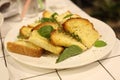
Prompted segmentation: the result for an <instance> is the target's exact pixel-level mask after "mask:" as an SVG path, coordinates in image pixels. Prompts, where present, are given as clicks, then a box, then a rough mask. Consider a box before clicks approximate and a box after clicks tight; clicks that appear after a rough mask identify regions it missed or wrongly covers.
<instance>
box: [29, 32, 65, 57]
mask: <svg viewBox="0 0 120 80" xmlns="http://www.w3.org/2000/svg"><path fill="white" fill-rule="evenodd" d="M28 40H29V41H30V42H31V43H33V44H35V45H37V46H39V47H41V48H43V49H45V50H47V51H49V52H51V53H53V54H56V55H59V54H60V53H61V52H62V51H63V47H60V46H55V45H53V44H51V43H50V41H49V40H48V39H47V38H45V37H42V36H41V35H40V34H39V33H38V32H37V30H34V31H33V32H32V34H31V36H30V38H29V39H28Z"/></svg>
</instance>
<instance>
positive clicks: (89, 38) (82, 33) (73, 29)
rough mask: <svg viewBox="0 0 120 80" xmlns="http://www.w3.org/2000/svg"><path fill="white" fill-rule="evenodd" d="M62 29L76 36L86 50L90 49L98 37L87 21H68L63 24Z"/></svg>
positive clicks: (78, 19)
mask: <svg viewBox="0 0 120 80" xmlns="http://www.w3.org/2000/svg"><path fill="white" fill-rule="evenodd" d="M63 27H64V29H65V31H67V32H70V33H74V34H76V35H78V36H79V38H80V39H81V40H82V43H83V44H84V45H85V46H87V47H88V48H90V47H92V45H93V44H94V42H95V41H96V40H97V39H99V37H100V35H99V33H98V32H97V31H96V30H95V28H94V27H93V24H92V23H91V22H89V21H88V20H87V19H83V18H73V19H69V20H67V21H66V22H65V23H64V24H63Z"/></svg>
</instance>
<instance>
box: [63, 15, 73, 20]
mask: <svg viewBox="0 0 120 80" xmlns="http://www.w3.org/2000/svg"><path fill="white" fill-rule="evenodd" d="M72 15H73V14H68V15H66V16H65V17H64V18H63V19H65V18H68V17H71V16H72Z"/></svg>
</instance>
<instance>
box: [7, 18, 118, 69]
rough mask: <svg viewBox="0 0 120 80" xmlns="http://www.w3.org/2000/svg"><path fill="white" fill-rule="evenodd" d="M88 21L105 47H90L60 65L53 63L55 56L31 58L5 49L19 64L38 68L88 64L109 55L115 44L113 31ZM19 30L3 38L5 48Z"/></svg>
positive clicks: (92, 20)
mask: <svg viewBox="0 0 120 80" xmlns="http://www.w3.org/2000/svg"><path fill="white" fill-rule="evenodd" d="M89 20H90V21H91V22H92V23H93V24H94V27H95V29H96V30H98V32H99V33H100V34H101V38H100V39H101V40H103V41H105V42H106V43H107V46H105V47H102V48H96V47H92V48H91V49H89V50H87V51H85V52H83V53H82V54H80V55H77V56H74V57H71V58H69V59H67V60H65V61H63V62H60V63H55V62H56V59H57V56H53V55H52V56H51V55H48V56H41V57H40V58H33V57H28V56H24V55H19V54H15V53H12V52H9V51H8V50H7V49H6V50H7V52H8V53H9V54H10V55H11V56H12V57H14V58H15V59H16V60H18V61H19V62H21V63H24V64H28V65H31V66H34V67H39V68H47V69H65V68H73V67H79V66H83V65H87V64H90V63H92V62H94V61H96V60H99V59H101V58H103V57H105V56H107V55H108V54H109V52H110V51H111V50H112V48H113V46H114V44H115V42H116V36H115V33H114V31H113V30H112V29H111V28H110V27H109V26H108V25H107V24H105V23H103V22H102V21H100V20H97V19H95V18H89ZM27 23H29V22H26V24H27ZM14 26H18V25H14ZM19 28H20V26H18V27H16V28H13V29H12V30H11V31H10V32H8V34H7V36H6V38H5V48H6V43H7V42H10V41H14V40H15V39H16V36H17V35H18V31H19Z"/></svg>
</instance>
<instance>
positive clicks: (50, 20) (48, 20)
mask: <svg viewBox="0 0 120 80" xmlns="http://www.w3.org/2000/svg"><path fill="white" fill-rule="evenodd" d="M40 21H41V22H42V23H44V22H54V21H53V19H51V18H41V20H40Z"/></svg>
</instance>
